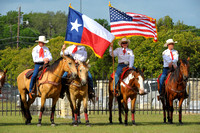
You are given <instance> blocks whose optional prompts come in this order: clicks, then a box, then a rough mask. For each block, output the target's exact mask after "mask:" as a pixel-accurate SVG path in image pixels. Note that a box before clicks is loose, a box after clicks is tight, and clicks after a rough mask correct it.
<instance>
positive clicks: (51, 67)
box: [47, 57, 63, 72]
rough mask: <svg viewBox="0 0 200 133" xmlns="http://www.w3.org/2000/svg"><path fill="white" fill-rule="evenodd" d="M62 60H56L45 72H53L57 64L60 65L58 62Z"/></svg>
mask: <svg viewBox="0 0 200 133" xmlns="http://www.w3.org/2000/svg"><path fill="white" fill-rule="evenodd" d="M62 59H63V57H60V58H59V59H57V60H56V61H55V62H54V63H53V64H52V65H50V66H49V67H48V68H47V71H50V72H54V71H55V69H56V68H57V66H58V64H59V63H60V61H61V60H62Z"/></svg>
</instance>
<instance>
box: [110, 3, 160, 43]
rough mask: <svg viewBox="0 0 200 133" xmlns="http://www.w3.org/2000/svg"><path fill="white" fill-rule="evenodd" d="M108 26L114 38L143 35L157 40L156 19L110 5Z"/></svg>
mask: <svg viewBox="0 0 200 133" xmlns="http://www.w3.org/2000/svg"><path fill="white" fill-rule="evenodd" d="M110 26H111V33H112V34H113V35H115V37H116V38H122V37H125V36H129V37H130V36H143V37H145V38H154V42H156V41H157V30H156V19H153V18H151V17H148V16H146V15H142V14H136V13H130V12H126V13H125V12H122V11H119V10H117V9H116V8H114V7H112V6H110Z"/></svg>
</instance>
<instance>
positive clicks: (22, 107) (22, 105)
mask: <svg viewBox="0 0 200 133" xmlns="http://www.w3.org/2000/svg"><path fill="white" fill-rule="evenodd" d="M20 104H21V105H20V106H21V112H22V116H23V117H26V116H25V113H26V109H25V107H24V103H23V101H22V99H21V94H20Z"/></svg>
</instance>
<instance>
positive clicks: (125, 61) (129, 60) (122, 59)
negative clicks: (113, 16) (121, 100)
mask: <svg viewBox="0 0 200 133" xmlns="http://www.w3.org/2000/svg"><path fill="white" fill-rule="evenodd" d="M129 43H130V40H129V39H126V38H122V40H120V41H119V42H118V44H119V45H120V46H121V48H116V49H115V50H114V51H113V54H114V57H115V56H118V66H117V70H116V72H115V88H116V86H117V83H118V81H119V76H120V74H121V73H122V69H123V68H124V67H127V66H129V68H134V69H135V67H134V66H133V64H134V54H133V51H132V50H131V49H129V48H128V45H129ZM111 47H113V43H111ZM111 47H110V49H109V52H110V55H111V56H112V48H111Z"/></svg>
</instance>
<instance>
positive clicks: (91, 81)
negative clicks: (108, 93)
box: [62, 71, 93, 89]
mask: <svg viewBox="0 0 200 133" xmlns="http://www.w3.org/2000/svg"><path fill="white" fill-rule="evenodd" d="M67 74H68V72H64V74H63V76H62V77H67ZM88 87H89V88H91V89H93V79H92V74H91V73H90V71H88Z"/></svg>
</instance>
